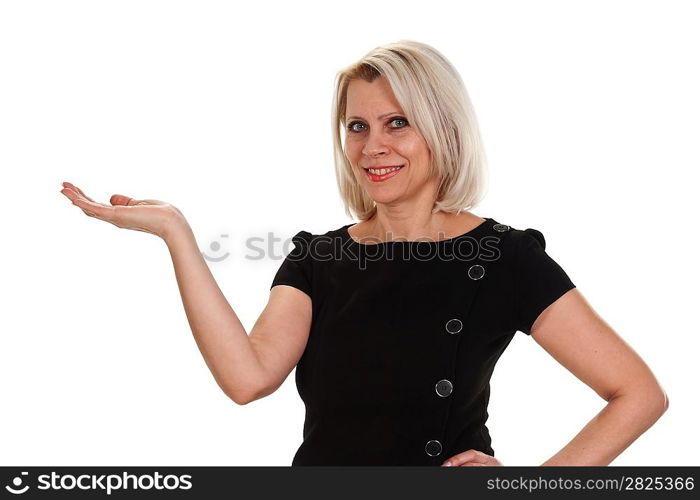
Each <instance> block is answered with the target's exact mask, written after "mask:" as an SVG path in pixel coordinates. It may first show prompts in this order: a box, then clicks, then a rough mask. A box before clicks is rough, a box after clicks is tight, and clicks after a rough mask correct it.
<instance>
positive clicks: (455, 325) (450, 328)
mask: <svg viewBox="0 0 700 500" xmlns="http://www.w3.org/2000/svg"><path fill="white" fill-rule="evenodd" d="M445 330H447V333H459V332H461V331H462V322H461V321H460V320H458V319H451V320H450V321H448V322H447V323H445Z"/></svg>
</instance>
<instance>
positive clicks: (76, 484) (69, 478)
mask: <svg viewBox="0 0 700 500" xmlns="http://www.w3.org/2000/svg"><path fill="white" fill-rule="evenodd" d="M30 482H31V481H30V477H29V472H21V473H20V475H18V476H15V477H14V478H12V480H11V481H10V484H7V485H5V490H6V491H8V492H10V493H13V494H15V495H22V494H24V493H26V492H28V491H30V490H32V489H34V490H39V491H61V490H68V491H70V490H76V489H78V490H83V491H104V492H106V493H107V494H108V495H111V494H112V491H115V490H126V491H149V490H164V491H172V490H190V489H192V476H190V475H187V474H184V475H180V476H177V475H174V474H168V475H166V476H164V475H162V474H160V473H159V472H155V473H154V474H139V475H135V474H129V473H128V472H122V473H121V474H100V475H96V474H81V475H79V476H76V475H73V474H58V473H56V472H51V474H41V475H39V476H37V477H36V484H30Z"/></svg>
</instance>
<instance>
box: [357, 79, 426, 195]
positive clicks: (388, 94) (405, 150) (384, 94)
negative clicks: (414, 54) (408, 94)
mask: <svg viewBox="0 0 700 500" xmlns="http://www.w3.org/2000/svg"><path fill="white" fill-rule="evenodd" d="M346 115H347V118H346V120H345V154H346V156H347V158H348V160H349V161H350V164H351V165H352V169H353V173H354V174H355V178H356V179H357V181H358V182H359V183H360V185H361V186H363V187H364V188H365V189H366V190H367V192H368V194H369V195H370V196H371V198H372V199H373V200H374V201H375V202H376V203H384V204H394V205H396V204H397V203H400V202H403V201H408V200H412V199H417V198H420V197H423V196H426V197H428V196H433V193H434V188H435V186H434V183H433V182H430V178H429V176H428V173H429V167H430V150H429V149H428V145H427V143H426V142H425V140H423V138H422V137H421V136H420V135H419V134H418V132H417V131H416V130H415V129H414V128H413V127H412V126H411V124H410V123H408V121H407V120H406V118H405V116H404V114H403V110H402V109H401V107H400V106H399V103H398V102H397V101H396V98H395V97H394V93H393V92H392V90H391V86H390V85H389V81H388V80H387V79H386V78H385V77H383V76H380V77H378V78H376V79H375V80H374V81H373V82H372V83H367V82H366V81H364V80H353V81H352V82H350V84H349V85H348V92H347V112H346ZM400 165H402V166H403V167H402V168H401V169H399V170H398V171H395V172H387V173H384V174H381V173H377V174H374V173H372V172H370V171H368V170H367V168H369V167H377V168H380V167H393V166H400Z"/></svg>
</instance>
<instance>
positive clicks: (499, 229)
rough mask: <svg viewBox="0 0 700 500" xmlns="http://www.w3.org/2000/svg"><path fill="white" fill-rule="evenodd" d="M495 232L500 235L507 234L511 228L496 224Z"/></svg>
mask: <svg viewBox="0 0 700 500" xmlns="http://www.w3.org/2000/svg"><path fill="white" fill-rule="evenodd" d="M493 230H494V231H498V232H499V233H505V232H506V231H508V230H510V226H508V225H507V224H496V225H495V226H493Z"/></svg>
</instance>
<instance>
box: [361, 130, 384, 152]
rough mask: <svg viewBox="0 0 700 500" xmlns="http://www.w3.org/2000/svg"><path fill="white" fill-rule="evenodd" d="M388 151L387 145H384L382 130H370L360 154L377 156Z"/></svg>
mask: <svg viewBox="0 0 700 500" xmlns="http://www.w3.org/2000/svg"><path fill="white" fill-rule="evenodd" d="M388 152H389V147H388V146H387V145H386V141H385V140H384V136H383V134H382V131H381V130H380V131H377V132H372V131H370V133H369V134H368V137H367V141H366V142H365V145H364V147H363V148H362V154H364V155H365V156H378V155H381V154H387V153H388Z"/></svg>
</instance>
